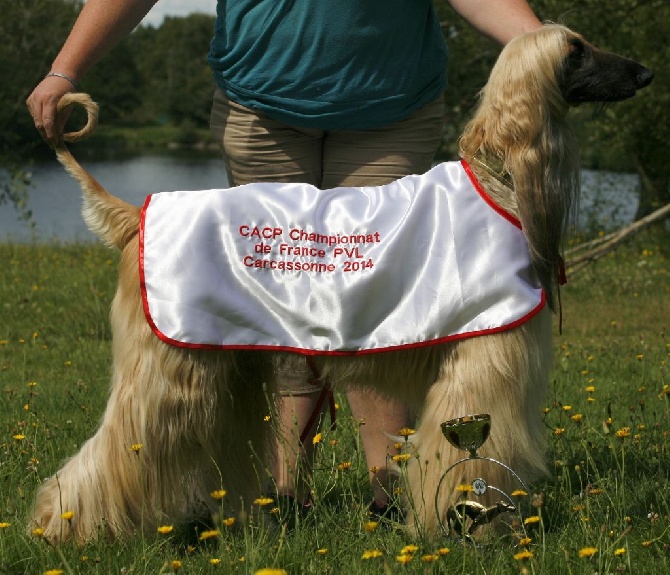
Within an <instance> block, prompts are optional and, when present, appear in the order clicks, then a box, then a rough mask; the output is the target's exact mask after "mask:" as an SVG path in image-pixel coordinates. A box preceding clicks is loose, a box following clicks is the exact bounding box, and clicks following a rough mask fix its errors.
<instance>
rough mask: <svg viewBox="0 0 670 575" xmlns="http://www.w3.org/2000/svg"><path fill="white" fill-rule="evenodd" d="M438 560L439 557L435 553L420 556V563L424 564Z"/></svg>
mask: <svg viewBox="0 0 670 575" xmlns="http://www.w3.org/2000/svg"><path fill="white" fill-rule="evenodd" d="M439 558H440V556H439V555H437V554H436V553H429V554H428V555H422V556H421V561H423V562H424V563H432V562H433V561H437V560H438V559H439Z"/></svg>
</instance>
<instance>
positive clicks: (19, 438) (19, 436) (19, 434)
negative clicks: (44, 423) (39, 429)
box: [12, 433, 26, 441]
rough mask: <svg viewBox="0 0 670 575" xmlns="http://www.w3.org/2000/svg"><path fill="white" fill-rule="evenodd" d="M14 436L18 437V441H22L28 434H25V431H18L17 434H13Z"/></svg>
mask: <svg viewBox="0 0 670 575" xmlns="http://www.w3.org/2000/svg"><path fill="white" fill-rule="evenodd" d="M12 437H13V438H14V439H16V441H21V440H22V439H25V438H26V436H25V435H23V433H17V434H16V435H12Z"/></svg>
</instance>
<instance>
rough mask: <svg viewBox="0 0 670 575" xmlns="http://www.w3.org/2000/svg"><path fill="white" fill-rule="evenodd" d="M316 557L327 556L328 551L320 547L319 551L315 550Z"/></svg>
mask: <svg viewBox="0 0 670 575" xmlns="http://www.w3.org/2000/svg"><path fill="white" fill-rule="evenodd" d="M316 554H317V555H328V549H326V548H325V547H322V548H321V549H317V550H316Z"/></svg>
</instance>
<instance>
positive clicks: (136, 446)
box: [130, 443, 143, 453]
mask: <svg viewBox="0 0 670 575" xmlns="http://www.w3.org/2000/svg"><path fill="white" fill-rule="evenodd" d="M142 447H143V445H142V444H141V443H133V444H132V445H131V446H130V450H131V451H134V452H135V453H137V452H138V451H139V450H140V449H142Z"/></svg>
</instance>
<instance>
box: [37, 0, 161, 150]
mask: <svg viewBox="0 0 670 575" xmlns="http://www.w3.org/2000/svg"><path fill="white" fill-rule="evenodd" d="M156 1H157V0H88V2H86V4H84V7H83V8H82V11H81V13H80V14H79V17H78V18H77V21H76V22H75V24H74V26H73V27H72V31H71V32H70V35H69V36H68V38H67V40H66V41H65V44H64V45H63V47H62V48H61V50H60V52H59V53H58V55H57V56H56V59H55V60H54V62H53V64H52V65H51V70H50V72H54V73H57V74H62V75H63V76H65V77H63V76H47V77H46V78H44V79H43V80H42V81H41V82H40V83H39V84H38V85H37V87H36V88H35V89H34V90H33V92H32V94H30V96H29V97H28V99H27V101H26V104H27V106H28V110H29V111H30V114H31V115H32V117H33V121H34V122H35V127H36V128H37V130H38V131H39V132H40V133H41V134H42V136H43V137H44V139H45V140H47V142H49V143H50V144H52V145H53V144H55V143H57V141H58V135H57V133H58V131H57V126H56V124H55V117H56V104H57V103H58V100H60V98H61V96H63V94H65V93H66V92H70V91H72V90H73V89H76V84H77V83H78V82H79V81H80V80H81V79H82V78H83V77H84V75H85V74H86V72H88V70H90V68H91V67H92V66H94V65H95V64H96V63H97V62H98V61H99V60H100V59H101V58H102V57H103V56H105V55H106V54H107V53H108V52H109V51H110V50H111V49H112V48H114V46H116V45H117V44H118V43H119V42H120V41H121V40H122V39H123V38H124V37H125V36H127V35H128V34H130V32H131V31H132V30H133V29H134V28H135V27H136V26H137V25H138V24H139V23H140V21H141V20H142V18H144V16H146V14H147V12H149V10H150V9H151V7H152V6H153V5H154V4H155V3H156ZM68 78H69V79H68Z"/></svg>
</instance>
